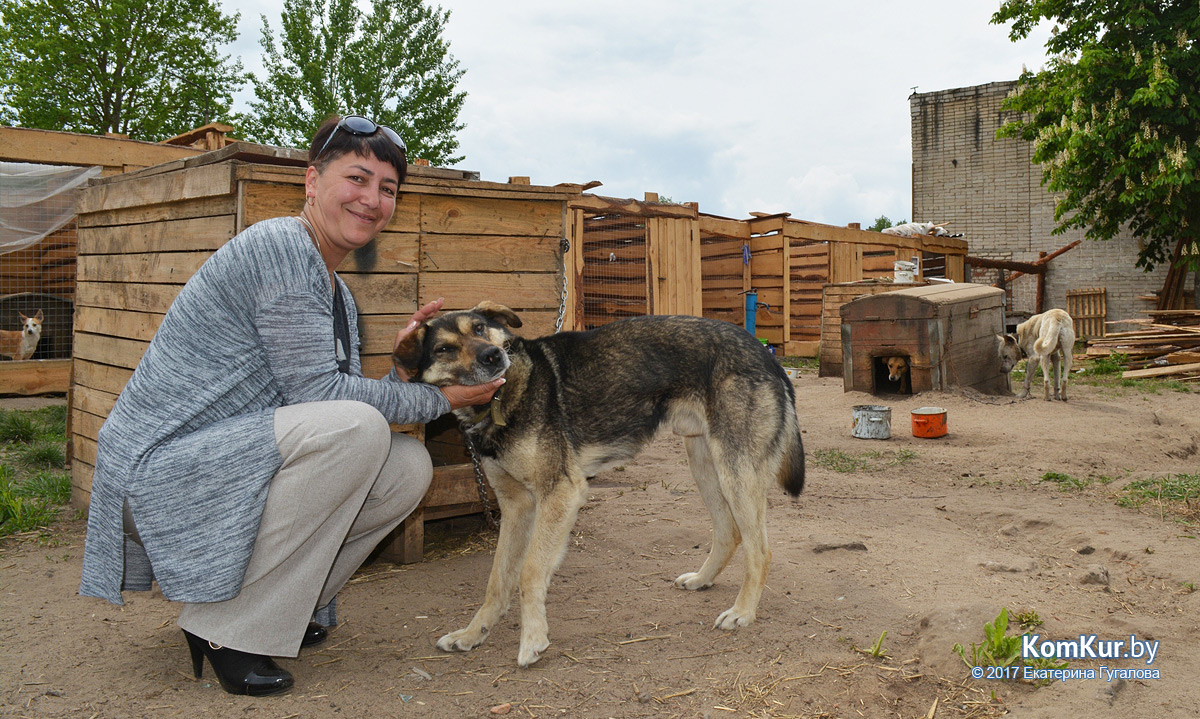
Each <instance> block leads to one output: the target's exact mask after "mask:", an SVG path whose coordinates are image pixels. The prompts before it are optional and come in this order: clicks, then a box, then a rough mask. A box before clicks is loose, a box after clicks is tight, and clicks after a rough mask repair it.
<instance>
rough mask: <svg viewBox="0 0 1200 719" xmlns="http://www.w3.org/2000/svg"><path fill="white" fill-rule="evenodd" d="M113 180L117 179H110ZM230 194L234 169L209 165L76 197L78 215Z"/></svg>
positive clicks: (108, 185)
mask: <svg viewBox="0 0 1200 719" xmlns="http://www.w3.org/2000/svg"><path fill="white" fill-rule="evenodd" d="M113 179H114V180H116V179H117V178H113ZM232 192H233V167H232V166H231V165H209V166H206V167H196V168H192V169H186V170H181V171H179V172H173V173H168V174H162V175H154V176H151V177H137V178H132V179H127V180H124V181H115V182H111V181H110V182H101V183H98V184H94V185H90V186H88V187H85V188H84V189H83V190H82V191H81V192H80V193H79V204H78V208H79V209H78V211H79V214H81V215H85V214H88V213H90V212H98V211H100V210H104V211H112V210H120V209H124V208H129V207H145V206H147V205H157V204H161V203H166V202H178V201H180V200H195V199H200V198H205V197H218V196H227V195H229V194H231V193H232Z"/></svg>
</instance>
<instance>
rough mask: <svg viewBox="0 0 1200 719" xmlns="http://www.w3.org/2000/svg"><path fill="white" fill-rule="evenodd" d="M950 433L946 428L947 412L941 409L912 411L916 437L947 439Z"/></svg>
mask: <svg viewBox="0 0 1200 719" xmlns="http://www.w3.org/2000/svg"><path fill="white" fill-rule="evenodd" d="M949 431H950V430H949V428H948V427H947V426H946V410H944V409H942V408H941V407H918V408H916V409H914V410H913V411H912V433H913V436H914V437H925V438H926V439H934V438H936V437H945V436H946V434H947V433H948V432H949Z"/></svg>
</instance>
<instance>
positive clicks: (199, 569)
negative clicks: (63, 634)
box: [79, 217, 450, 604]
mask: <svg viewBox="0 0 1200 719" xmlns="http://www.w3.org/2000/svg"><path fill="white" fill-rule="evenodd" d="M337 282H339V283H341V282H342V280H341V278H337ZM341 288H342V296H343V297H344V298H345V300H346V311H347V315H348V316H349V321H350V334H351V338H350V339H351V342H350V345H351V357H350V374H344V373H342V372H339V371H338V369H337V363H336V359H335V356H334V337H333V291H332V288H331V287H330V284H329V273H328V271H327V269H326V267H325V263H324V261H323V260H322V259H321V255H320V253H318V252H317V249H316V247H314V246H313V243H312V241H311V240H310V239H309V236H308V234H307V232H306V231H305V230H304V227H303V226H302V225H301V223H300V221H299V220H297V219H296V218H294V217H290V218H278V219H274V220H266V221H264V222H259V223H257V224H255V225H253V226H252V227H249V228H247V229H246V230H245V231H244V232H242V233H240V234H238V235H237V236H236V237H234V238H233V239H232V240H230V241H229V242H228V243H226V244H225V246H224V247H222V248H221V249H220V250H218V251H217V252H216V253H215V254H213V256H212V257H211V258H210V259H209V260H208V261H207V262H205V263H204V265H203V266H202V267H201V268H200V270H199V271H197V272H196V274H195V275H194V276H193V277H192V279H191V280H189V281H188V283H187V285H186V286H185V287H184V288H183V290H182V291H181V292H180V294H179V296H178V298H176V300H175V302H174V303H173V304H172V305H171V308H170V310H168V312H167V314H166V316H165V317H164V318H163V321H162V324H161V326H160V327H159V329H158V332H157V334H155V336H154V340H153V341H152V342H151V343H150V347H149V348H148V349H147V350H146V354H145V355H144V356H143V357H142V361H141V362H140V363H139V364H138V366H137V369H136V370H135V371H134V373H133V376H132V378H131V379H130V380H129V383H128V384H127V385H126V386H125V389H124V391H122V392H121V396H120V397H119V398H118V399H117V403H116V406H114V407H113V410H112V412H111V413H110V414H109V416H108V419H107V421H105V423H104V426H103V427H102V428H101V429H100V434H99V446H98V450H97V458H96V469H95V473H94V476H93V478H92V498H91V507H90V511H89V516H88V529H87V540H86V544H85V548H84V557H83V577H82V581H81V583H80V588H79V591H80V593H81V594H84V595H87V596H94V597H102V598H104V599H107V600H109V601H111V602H114V603H116V604H121V603H122V598H121V591H122V590H123V589H149V588H150V581H151V579H156V580H157V581H158V584H159V587H160V588H161V589H162V592H163V595H164V596H166V597H167V598H168V599H172V600H176V601H182V602H215V601H223V600H226V599H230V598H232V597H234V596H236V595H237V594H238V592H239V591H240V590H241V585H242V577H243V575H244V574H245V570H246V565H247V563H248V562H249V561H250V552H251V550H252V549H253V547H254V538H255V536H256V534H257V532H258V523H259V519H260V518H261V517H262V511H263V505H264V503H265V502H266V498H267V487H268V485H269V483H270V481H271V478H272V477H273V476H274V475H275V473H276V472H277V471H278V469H279V467H280V464H281V462H282V459H281V457H280V455H279V450H278V449H277V447H276V445H275V431H274V411H275V408H276V407H281V406H285V405H291V404H298V403H301V402H316V401H322V400H358V401H361V402H365V403H367V404H370V405H372V406H374V407H375V408H376V409H378V410H379V411H380V412H381V413H382V414H383V416H384V417H385V418H387V420H388V421H389V422H394V423H400V424H406V423H410V422H428V421H430V420H433V419H434V418H436V417H438V416H440V415H442V414H444V413H446V412H449V411H450V403H449V402H448V401H447V400H446V398H445V396H443V395H442V393H441V392H440V391H439V390H438V389H437V388H435V387H431V386H429V385H425V384H419V383H405V382H402V381H400V380H399V379H398V378H397V377H396V376H395V372H394V371H393V373H392V374H391V375H389V376H388V377H387V378H385V379H383V380H373V379H367V378H364V377H363V376H362V365H361V359H360V356H359V351H358V344H359V338H358V329H357V314H358V313H357V308H356V306H355V304H354V300H353V298H352V297H351V295H350V292H349V290H348V289H347V288H346V286H345V285H344V284H342V285H341ZM126 500H128V502H129V506H130V509H131V511H132V515H133V519H134V523H135V524H136V526H137V529H138V533H139V534H140V536H141V540H142V544H143V545H144V547H145V550H144V553H143V550H142V547H140V546H138V545H137V544H135V543H134V542H132V541H130V540H128V539H126V538H125V536H124V533H123V531H122V507H123V504H124V502H125V501H126ZM147 560H148V562H147ZM147 570H152V574H150V572H148V571H147Z"/></svg>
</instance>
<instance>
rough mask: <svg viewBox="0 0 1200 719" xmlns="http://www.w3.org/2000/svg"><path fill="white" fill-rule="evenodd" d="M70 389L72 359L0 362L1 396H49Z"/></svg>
mask: <svg viewBox="0 0 1200 719" xmlns="http://www.w3.org/2000/svg"><path fill="white" fill-rule="evenodd" d="M70 387H71V360H70V359H49V360H14V361H7V362H5V361H0V394H19V395H35V394H48V393H51V392H66V391H67V390H68V389H70Z"/></svg>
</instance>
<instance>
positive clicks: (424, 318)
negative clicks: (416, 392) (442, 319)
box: [392, 297, 445, 382]
mask: <svg viewBox="0 0 1200 719" xmlns="http://www.w3.org/2000/svg"><path fill="white" fill-rule="evenodd" d="M444 301H445V300H444V299H443V298H441V297H439V298H437V299H436V300H434V301H433V302H430V303H429V304H427V305H425V306H424V307H422V308H421V309H419V310H417V311H416V312H414V313H413V316H412V319H410V320H409V321H408V324H407V325H405V326H404V327H402V328H401V329H400V331H399V332H397V333H396V341H395V343H393V344H392V354H395V353H396V349H397V348H398V347H400V343H401V342H403V341H404V338H405V337H407V336H409V335H411V334H412V333H413V332H416V330H417V328H418V327H420V326H421V325H422V324H423V323H425V322H428V321H429V318H430V317H433V316H434V315H436V314H437V313H438V310H440V309H442V303H443V302H444ZM396 374H398V375H400V379H402V380H404V381H405V382H407V381H409V380H410V379H412V378H411V377H409V376H408V373H407V372H405V371H404V368H403V367H401V366H399V365H396Z"/></svg>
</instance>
